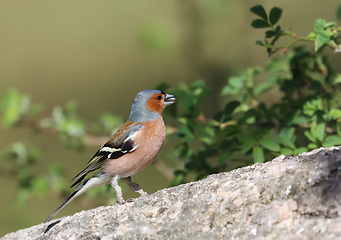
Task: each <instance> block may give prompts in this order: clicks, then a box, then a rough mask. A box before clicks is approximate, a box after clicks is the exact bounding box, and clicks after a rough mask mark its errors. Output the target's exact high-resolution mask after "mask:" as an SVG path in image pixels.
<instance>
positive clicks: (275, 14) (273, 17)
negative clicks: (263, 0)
mask: <svg viewBox="0 0 341 240" xmlns="http://www.w3.org/2000/svg"><path fill="white" fill-rule="evenodd" d="M281 16H282V9H280V8H278V7H274V8H272V9H271V11H270V14H269V21H270V23H271V25H275V24H276V23H277V22H278V20H279V19H280V18H281Z"/></svg>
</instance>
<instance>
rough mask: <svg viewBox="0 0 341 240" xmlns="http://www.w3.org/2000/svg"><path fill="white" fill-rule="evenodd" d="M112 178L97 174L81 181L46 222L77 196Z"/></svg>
mask: <svg viewBox="0 0 341 240" xmlns="http://www.w3.org/2000/svg"><path fill="white" fill-rule="evenodd" d="M110 179H111V178H108V177H105V176H104V175H101V176H97V177H92V178H89V179H85V180H84V181H83V182H81V183H80V184H79V185H78V186H77V188H76V189H75V191H73V192H72V193H71V194H70V195H69V196H68V197H67V198H66V199H65V200H64V202H62V204H60V206H59V207H58V208H57V209H56V210H55V211H54V212H53V213H52V214H51V215H50V216H49V217H48V218H47V219H46V220H45V222H44V223H46V222H48V221H50V220H51V219H52V218H54V216H56V215H57V213H59V212H60V211H61V210H62V209H63V208H64V207H66V205H68V204H69V203H70V202H72V200H73V199H75V198H76V197H77V196H79V195H81V194H83V193H85V192H86V191H88V190H90V189H92V188H94V187H97V186H100V185H103V184H106V183H108V182H109V181H110Z"/></svg>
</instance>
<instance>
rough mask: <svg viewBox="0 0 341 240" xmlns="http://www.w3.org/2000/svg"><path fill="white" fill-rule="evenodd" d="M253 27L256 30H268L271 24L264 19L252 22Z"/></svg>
mask: <svg viewBox="0 0 341 240" xmlns="http://www.w3.org/2000/svg"><path fill="white" fill-rule="evenodd" d="M251 26H252V27H254V28H267V27H270V24H269V23H268V22H266V21H264V20H262V19H255V20H253V21H252V23H251Z"/></svg>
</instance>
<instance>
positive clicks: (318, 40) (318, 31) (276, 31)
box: [251, 5, 341, 56]
mask: <svg viewBox="0 0 341 240" xmlns="http://www.w3.org/2000/svg"><path fill="white" fill-rule="evenodd" d="M251 12H253V13H254V14H256V15H257V16H259V17H260V18H258V19H255V20H253V22H252V23H251V25H252V27H254V28H270V30H268V31H266V32H265V39H264V41H257V42H256V44H257V45H260V46H263V47H266V48H267V52H268V53H269V56H271V55H272V54H274V53H275V52H277V51H278V50H280V49H282V51H281V52H282V53H284V52H286V51H287V50H288V49H289V48H291V47H292V46H293V45H295V44H296V43H298V42H302V41H308V42H314V44H315V51H316V52H317V51H319V50H320V49H321V48H322V47H323V46H329V47H331V48H332V49H334V51H335V52H341V45H339V44H338V41H337V40H338V35H339V32H340V31H341V27H338V26H337V24H336V23H335V22H326V20H325V19H317V20H316V21H315V24H314V31H312V32H310V33H309V34H308V35H307V36H306V37H299V36H298V35H297V34H296V33H294V32H293V31H292V30H291V29H289V30H282V28H281V26H279V25H277V26H275V25H276V24H277V22H278V21H279V19H280V18H281V16H282V10H281V9H280V8H278V7H274V8H272V9H271V10H270V13H269V15H268V14H267V13H266V11H265V10H264V8H263V6H261V5H257V6H254V7H252V8H251ZM283 36H291V37H293V38H294V39H295V40H293V41H292V42H291V43H289V44H287V45H285V46H275V43H276V42H277V41H278V40H279V39H280V37H283Z"/></svg>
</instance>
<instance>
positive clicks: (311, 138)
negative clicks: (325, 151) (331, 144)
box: [304, 131, 316, 142]
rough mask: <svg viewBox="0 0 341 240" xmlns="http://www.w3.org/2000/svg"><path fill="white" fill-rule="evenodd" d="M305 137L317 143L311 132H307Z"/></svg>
mask: <svg viewBox="0 0 341 240" xmlns="http://www.w3.org/2000/svg"><path fill="white" fill-rule="evenodd" d="M304 135H305V136H306V137H307V138H308V139H309V140H310V141H311V142H316V138H314V137H313V136H312V135H311V133H310V132H309V131H305V132H304Z"/></svg>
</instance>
